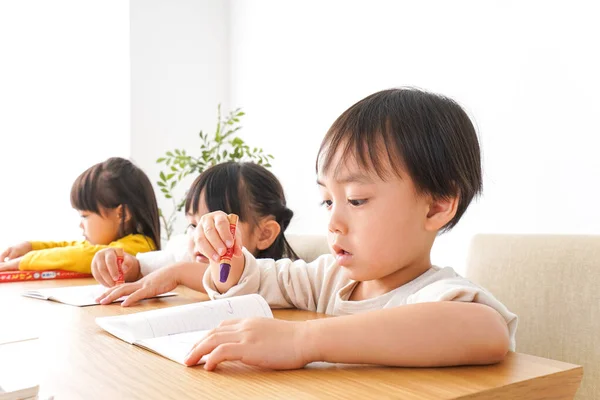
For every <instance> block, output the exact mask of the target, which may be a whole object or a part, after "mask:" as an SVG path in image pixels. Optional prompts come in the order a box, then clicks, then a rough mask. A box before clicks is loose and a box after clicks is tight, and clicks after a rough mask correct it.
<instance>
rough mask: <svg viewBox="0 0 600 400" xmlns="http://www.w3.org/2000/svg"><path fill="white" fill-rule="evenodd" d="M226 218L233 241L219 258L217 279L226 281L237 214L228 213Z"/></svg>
mask: <svg viewBox="0 0 600 400" xmlns="http://www.w3.org/2000/svg"><path fill="white" fill-rule="evenodd" d="M227 219H228V220H229V231H230V232H231V235H232V236H233V240H234V242H233V246H231V247H229V248H228V249H227V251H226V252H225V254H223V255H222V256H221V259H220V260H219V262H220V263H221V264H220V265H219V267H220V269H219V280H220V281H221V282H227V278H228V277H229V270H230V269H231V257H233V248H234V247H235V228H236V226H237V223H238V216H237V215H235V214H229V215H228V216H227Z"/></svg>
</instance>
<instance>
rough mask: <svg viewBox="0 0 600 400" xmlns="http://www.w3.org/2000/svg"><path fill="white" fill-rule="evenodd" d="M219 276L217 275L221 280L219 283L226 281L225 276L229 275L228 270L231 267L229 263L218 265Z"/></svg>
mask: <svg viewBox="0 0 600 400" xmlns="http://www.w3.org/2000/svg"><path fill="white" fill-rule="evenodd" d="M220 267H221V268H220V270H219V272H220V276H219V280H220V281H221V283H224V282H227V278H228V277H229V270H230V269H231V265H229V264H225V263H222V264H221V265H220Z"/></svg>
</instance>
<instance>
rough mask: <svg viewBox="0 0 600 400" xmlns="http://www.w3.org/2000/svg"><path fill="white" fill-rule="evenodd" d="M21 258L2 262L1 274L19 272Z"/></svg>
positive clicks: (0, 264) (0, 265) (0, 266)
mask: <svg viewBox="0 0 600 400" xmlns="http://www.w3.org/2000/svg"><path fill="white" fill-rule="evenodd" d="M20 262H21V257H19V258H14V259H12V260H9V261H6V262H0V272H2V271H18V270H19V263H20Z"/></svg>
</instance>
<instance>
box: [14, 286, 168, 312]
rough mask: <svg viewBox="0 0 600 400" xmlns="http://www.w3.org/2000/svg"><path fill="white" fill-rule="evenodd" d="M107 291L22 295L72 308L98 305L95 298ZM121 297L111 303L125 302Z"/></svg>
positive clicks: (52, 290) (97, 288)
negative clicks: (68, 305) (52, 301)
mask: <svg viewBox="0 0 600 400" xmlns="http://www.w3.org/2000/svg"><path fill="white" fill-rule="evenodd" d="M106 290H107V288H105V287H104V286H102V285H84V286H65V287H58V288H49V289H37V290H28V291H25V292H23V293H22V295H23V296H25V297H33V298H36V299H42V300H54V301H57V302H59V303H64V304H70V305H72V306H78V307H83V306H93V305H98V303H97V302H96V298H98V296H100V295H101V294H102V293H104V292H105V291H106ZM175 295H176V293H173V292H169V293H163V294H160V295H158V296H155V297H166V296H175ZM126 298H127V297H125V296H123V297H121V298H118V299H116V300H115V301H113V303H118V302H121V301H123V300H125V299H126Z"/></svg>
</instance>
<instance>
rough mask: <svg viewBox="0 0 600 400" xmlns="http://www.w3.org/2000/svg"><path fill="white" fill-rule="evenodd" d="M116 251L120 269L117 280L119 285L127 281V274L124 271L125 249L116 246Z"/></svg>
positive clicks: (118, 268)
mask: <svg viewBox="0 0 600 400" xmlns="http://www.w3.org/2000/svg"><path fill="white" fill-rule="evenodd" d="M115 251H116V253H117V270H118V271H119V276H118V277H117V282H115V283H116V284H117V285H122V284H123V283H125V274H124V273H123V260H124V257H123V249H121V248H116V249H115Z"/></svg>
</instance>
